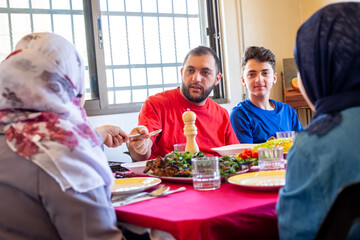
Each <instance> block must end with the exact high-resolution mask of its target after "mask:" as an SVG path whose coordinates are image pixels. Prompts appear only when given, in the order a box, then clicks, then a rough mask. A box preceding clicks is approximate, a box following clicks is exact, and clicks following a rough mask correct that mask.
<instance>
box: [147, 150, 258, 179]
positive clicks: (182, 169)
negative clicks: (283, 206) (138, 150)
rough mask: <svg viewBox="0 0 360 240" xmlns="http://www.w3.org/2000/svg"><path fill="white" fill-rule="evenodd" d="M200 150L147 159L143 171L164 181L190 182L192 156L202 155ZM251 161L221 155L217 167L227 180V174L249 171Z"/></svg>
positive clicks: (175, 152) (251, 164)
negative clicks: (193, 152)
mask: <svg viewBox="0 0 360 240" xmlns="http://www.w3.org/2000/svg"><path fill="white" fill-rule="evenodd" d="M204 156H205V155H204V154H203V153H201V152H198V153H195V154H191V153H189V152H185V153H178V152H177V151H174V152H171V153H169V154H167V155H166V156H165V157H164V158H162V157H157V158H156V159H153V160H150V161H147V163H146V166H145V169H144V173H147V174H148V175H149V176H151V177H158V178H160V179H162V180H164V181H172V182H182V183H192V172H191V169H192V165H191V159H192V158H193V157H204ZM251 166H253V162H251V161H245V160H243V159H241V158H237V157H235V156H223V157H221V158H219V169H220V174H221V176H222V179H224V180H227V178H228V177H229V176H232V175H235V174H240V173H244V172H247V171H249V169H250V167H251Z"/></svg>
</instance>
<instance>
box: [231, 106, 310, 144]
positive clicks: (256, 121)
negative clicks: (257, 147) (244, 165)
mask: <svg viewBox="0 0 360 240" xmlns="http://www.w3.org/2000/svg"><path fill="white" fill-rule="evenodd" d="M270 101H271V102H272V103H273V104H274V106H275V109H274V110H264V109H261V108H259V107H257V106H255V105H254V104H253V103H252V102H251V101H250V99H247V100H245V101H243V102H240V103H239V104H238V105H237V106H235V107H234V108H233V109H232V111H231V114H230V120H231V125H232V126H233V129H234V131H235V134H236V136H237V138H238V140H239V141H240V143H263V142H266V141H267V140H268V139H269V138H270V137H271V136H274V137H276V132H283V131H300V130H302V129H303V127H302V125H301V123H300V121H299V118H298V116H297V114H296V112H295V109H293V108H292V107H290V106H289V105H288V104H286V103H282V102H277V101H275V100H272V99H270Z"/></svg>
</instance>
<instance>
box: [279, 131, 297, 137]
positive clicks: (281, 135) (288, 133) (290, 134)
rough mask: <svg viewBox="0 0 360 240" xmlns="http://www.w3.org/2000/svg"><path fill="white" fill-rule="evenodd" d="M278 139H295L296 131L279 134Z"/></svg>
mask: <svg viewBox="0 0 360 240" xmlns="http://www.w3.org/2000/svg"><path fill="white" fill-rule="evenodd" d="M276 138H277V139H279V138H292V139H294V138H295V131H284V132H277V133H276Z"/></svg>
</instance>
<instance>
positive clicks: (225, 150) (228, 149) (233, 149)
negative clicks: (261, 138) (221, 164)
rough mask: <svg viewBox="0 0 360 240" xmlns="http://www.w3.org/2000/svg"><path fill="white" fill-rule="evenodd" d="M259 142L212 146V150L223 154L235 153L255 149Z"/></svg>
mask: <svg viewBox="0 0 360 240" xmlns="http://www.w3.org/2000/svg"><path fill="white" fill-rule="evenodd" d="M257 145H258V144H233V145H227V146H223V147H217V148H212V149H211V150H214V151H216V152H217V153H219V154H220V155H221V156H226V155H235V154H239V153H241V152H243V151H244V150H245V149H253V148H254V147H255V146H257Z"/></svg>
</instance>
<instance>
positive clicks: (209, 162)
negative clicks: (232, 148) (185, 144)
mask: <svg viewBox="0 0 360 240" xmlns="http://www.w3.org/2000/svg"><path fill="white" fill-rule="evenodd" d="M191 162H192V172H193V184H194V188H195V189H196V190H214V189H217V188H219V187H220V184H221V178H220V170H219V158H218V157H201V158H193V159H192V160H191Z"/></svg>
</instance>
